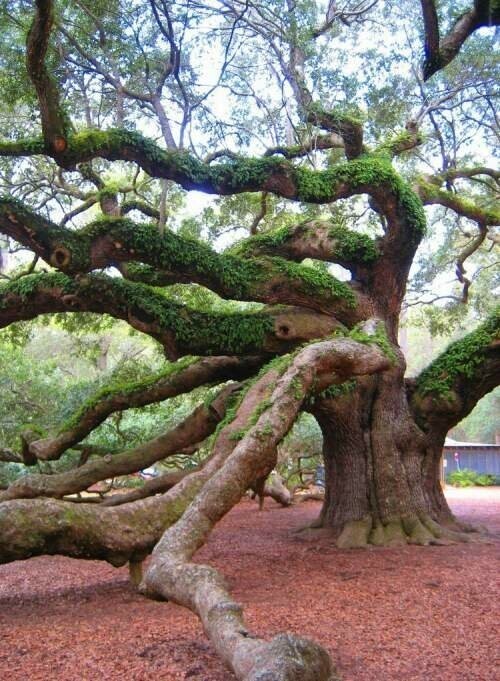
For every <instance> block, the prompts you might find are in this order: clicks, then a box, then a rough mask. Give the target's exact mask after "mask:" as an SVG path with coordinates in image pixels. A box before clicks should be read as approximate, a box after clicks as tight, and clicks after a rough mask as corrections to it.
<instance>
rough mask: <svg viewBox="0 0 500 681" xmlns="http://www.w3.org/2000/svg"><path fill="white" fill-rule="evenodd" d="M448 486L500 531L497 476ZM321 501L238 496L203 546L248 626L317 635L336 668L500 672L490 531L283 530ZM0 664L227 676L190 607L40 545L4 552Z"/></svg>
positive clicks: (487, 676)
mask: <svg viewBox="0 0 500 681" xmlns="http://www.w3.org/2000/svg"><path fill="white" fill-rule="evenodd" d="M448 498H449V501H450V503H451V506H452V508H453V510H454V511H455V513H456V515H458V516H459V517H461V518H464V519H468V520H470V521H472V522H474V523H476V524H477V523H482V524H483V525H486V526H487V527H488V528H489V530H490V531H492V532H495V533H496V534H497V536H498V535H499V534H500V488H498V487H497V488H476V489H472V490H454V489H451V490H449V492H448ZM319 507H320V504H319V503H318V502H307V503H304V504H301V505H298V506H296V507H294V508H290V509H281V508H279V507H277V506H276V505H274V504H273V502H271V501H269V500H267V501H266V508H265V510H264V512H262V513H259V512H258V511H257V510H256V506H255V504H254V503H253V502H250V501H243V502H241V503H240V504H239V506H238V507H237V508H235V509H234V510H233V511H232V512H231V513H230V514H229V515H228V516H227V517H226V518H225V519H224V520H223V521H222V522H221V523H220V525H219V526H218V528H217V530H216V531H215V532H214V535H213V537H212V540H211V541H210V544H209V545H208V546H206V547H205V548H204V549H203V550H202V551H201V552H200V553H199V554H198V555H199V557H200V559H201V560H207V561H210V562H211V563H212V564H215V565H217V566H218V567H220V568H222V569H223V571H224V574H225V575H226V576H227V577H228V579H229V583H230V585H231V587H232V590H233V593H234V594H235V596H236V598H237V599H238V600H240V601H241V602H242V603H243V604H244V605H245V606H246V615H247V620H248V623H249V625H250V627H251V628H253V629H254V630H256V631H257V632H258V633H259V634H262V635H265V636H267V637H268V636H271V635H273V634H274V633H276V632H278V631H281V630H284V629H286V630H289V631H293V632H296V633H300V634H304V635H307V636H310V637H312V638H314V639H316V640H317V641H319V642H320V643H322V644H323V645H324V646H326V647H327V648H328V649H329V650H330V652H331V654H332V657H333V658H334V659H335V660H336V662H337V665H338V668H339V670H340V672H341V674H342V677H343V679H344V681H354V680H356V681H375V680H376V681H378V680H379V679H384V681H392V680H394V681H396V680H397V681H417V680H418V681H430V680H433V681H434V680H439V681H458V680H460V681H472V680H477V681H489V680H491V681H494V680H495V681H496V680H497V679H498V678H499V677H498V675H497V674H498V669H499V667H498V663H500V659H499V657H498V638H497V635H496V632H495V626H496V623H498V621H499V614H500V613H499V610H500V607H499V598H498V596H499V591H500V589H499V582H498V574H499V572H498V567H499V565H498V559H499V557H500V552H499V544H498V541H497V542H494V541H492V543H489V544H481V545H477V544H475V545H458V546H448V547H429V548H421V547H414V546H409V547H405V548H403V549H399V550H396V549H372V550H351V551H348V552H345V551H344V552H341V551H339V550H337V549H336V548H334V547H332V546H331V541H329V540H327V539H321V540H320V541H319V542H316V543H314V544H313V543H311V542H308V541H305V540H304V539H299V538H298V537H297V536H296V535H293V534H291V530H293V529H295V528H297V527H300V526H302V525H305V524H306V523H307V522H308V521H310V520H312V519H313V518H314V517H315V516H316V515H317V513H318V511H319ZM495 653H497V658H496V660H495ZM495 662H496V663H497V664H496V671H495ZM0 678H2V679H3V678H5V679H9V681H21V680H22V681H38V680H42V679H43V680H44V681H48V680H56V679H57V681H77V680H78V681H84V680H87V679H88V680H90V679H92V681H95V679H106V680H108V681H118V679H120V680H121V681H123V680H127V681H128V680H137V681H139V680H140V681H142V680H143V679H144V680H149V679H162V680H163V681H176V680H181V679H182V680H184V679H190V680H191V681H232V680H233V679H234V676H233V675H232V674H230V673H229V672H228V671H226V670H225V669H224V667H223V666H222V665H221V663H219V661H218V659H217V657H216V656H215V654H214V653H213V652H212V649H211V647H210V644H209V643H208V642H207V640H206V639H205V637H204V635H203V632H202V630H201V627H200V625H199V624H198V620H197V619H196V618H195V617H194V616H193V615H191V614H190V613H189V612H187V611H186V610H184V609H182V608H180V607H179V606H176V605H174V604H171V603H155V602H152V601H147V600H145V599H143V598H141V597H140V596H138V595H137V594H136V593H135V592H134V591H133V590H132V588H131V587H130V586H129V584H128V578H127V573H126V570H125V569H120V570H116V569H114V568H111V567H108V566H107V565H106V564H104V563H99V562H83V561H75V560H72V559H69V558H61V557H42V558H34V559H32V560H29V561H23V562H17V563H12V564H10V565H4V566H0Z"/></svg>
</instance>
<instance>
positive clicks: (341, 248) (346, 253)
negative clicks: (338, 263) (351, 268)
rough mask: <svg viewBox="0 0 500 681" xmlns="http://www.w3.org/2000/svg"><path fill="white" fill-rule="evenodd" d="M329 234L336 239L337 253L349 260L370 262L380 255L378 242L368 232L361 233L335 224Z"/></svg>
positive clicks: (343, 258)
mask: <svg viewBox="0 0 500 681" xmlns="http://www.w3.org/2000/svg"><path fill="white" fill-rule="evenodd" d="M328 235H329V236H330V237H331V238H332V239H335V241H336V247H335V253H336V255H337V256H338V257H339V258H341V259H342V260H345V261H347V262H364V263H366V264H369V263H371V262H374V261H375V260H376V259H377V258H378V256H379V255H380V254H379V250H378V248H377V245H376V243H375V242H374V241H373V239H371V238H370V237H369V236H368V235H367V234H359V233H358V232H353V231H352V230H350V229H347V228H345V227H342V226H339V225H334V226H332V228H331V229H330V230H329V232H328Z"/></svg>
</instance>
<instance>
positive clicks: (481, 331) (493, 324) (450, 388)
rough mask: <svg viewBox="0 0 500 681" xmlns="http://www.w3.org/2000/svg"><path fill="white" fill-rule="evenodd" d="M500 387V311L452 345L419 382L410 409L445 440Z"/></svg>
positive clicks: (417, 418) (427, 429) (429, 429)
mask: <svg viewBox="0 0 500 681" xmlns="http://www.w3.org/2000/svg"><path fill="white" fill-rule="evenodd" d="M499 383H500V310H497V311H496V312H495V313H494V314H493V315H492V316H491V317H490V318H489V319H488V320H487V321H486V322H485V323H484V324H482V325H481V326H479V327H478V328H477V329H476V330H475V331H473V332H472V333H469V334H468V335H467V336H464V338H461V339H460V340H458V341H455V342H454V343H452V344H451V345H450V346H449V347H448V348H447V349H446V350H445V351H444V352H443V353H442V354H441V355H440V356H439V357H438V358H437V359H435V360H434V361H433V362H432V363H431V364H430V365H429V366H428V367H427V368H426V369H425V370H424V371H423V372H422V373H421V374H420V376H419V377H418V378H417V380H416V383H415V386H414V387H413V389H412V394H411V399H410V405H411V408H412V411H413V414H414V416H415V418H416V420H417V423H418V424H419V425H420V427H421V428H423V429H424V430H426V431H430V432H437V433H439V434H440V435H442V436H443V437H444V436H445V435H446V433H447V432H448V430H449V429H450V428H452V427H453V426H454V425H456V424H457V423H458V422H459V421H461V420H462V419H463V418H465V417H466V416H467V414H469V413H470V412H471V411H472V409H473V408H474V407H475V405H476V404H477V402H478V401H479V400H480V399H481V397H483V396H484V395H486V393H488V392H490V391H491V390H493V389H494V388H495V387H496V386H497V385H498V384H499Z"/></svg>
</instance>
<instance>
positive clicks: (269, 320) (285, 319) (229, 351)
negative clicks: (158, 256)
mask: <svg viewBox="0 0 500 681" xmlns="http://www.w3.org/2000/svg"><path fill="white" fill-rule="evenodd" d="M80 311H86V312H98V313H107V314H109V315H111V316H113V317H115V318H116V319H123V320H125V321H127V322H128V323H129V324H130V325H131V326H132V327H133V328H135V329H137V330H139V331H142V332H143V333H146V334H148V335H150V336H152V337H153V338H156V339H157V340H158V341H159V342H160V343H161V344H162V345H163V347H164V348H165V351H166V352H167V354H168V356H169V358H171V359H177V358H178V357H179V356H181V355H255V354H260V353H262V352H265V353H272V354H275V353H279V352H286V351H287V350H289V349H290V348H293V347H294V346H296V345H297V344H299V343H301V342H304V341H305V340H311V339H312V338H322V337H324V336H326V335H328V334H330V333H331V332H332V331H333V330H334V329H335V328H338V322H337V321H335V320H334V319H333V318H332V317H331V316H329V315H323V314H320V313H317V312H312V311H308V310H304V309H302V308H293V307H290V308H286V307H280V308H272V307H271V308H265V309H264V310H262V311H261V312H253V313H251V312H249V313H243V312H242V313H233V314H218V313H212V314H210V313H205V312H198V311H196V310H193V309H190V308H188V307H187V306H185V305H180V304H179V303H174V302H172V301H171V300H169V299H168V298H166V297H165V296H164V295H162V294H160V293H158V292H156V291H154V290H153V289H151V288H149V287H148V286H144V285H141V284H134V283H131V282H127V281H125V280H123V279H119V278H117V277H108V276H105V275H86V276H83V277H78V278H76V279H72V278H70V277H68V276H66V275H64V274H61V273H56V274H45V273H43V274H35V275H28V276H26V277H23V278H22V279H20V280H19V281H14V282H9V283H8V284H2V285H0V328H1V327H5V326H8V325H9V324H11V323H12V322H14V321H21V320H26V319H33V318H35V317H37V316H38V315H40V314H44V313H50V312H80Z"/></svg>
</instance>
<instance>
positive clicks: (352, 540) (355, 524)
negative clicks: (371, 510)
mask: <svg viewBox="0 0 500 681" xmlns="http://www.w3.org/2000/svg"><path fill="white" fill-rule="evenodd" d="M371 527H372V520H371V518H363V519H362V520H353V521H352V522H350V523H346V524H345V525H344V529H343V530H342V532H341V533H340V536H339V537H338V539H337V542H336V544H337V546H338V548H339V549H354V548H359V547H362V546H366V545H367V544H368V537H369V534H370V530H371Z"/></svg>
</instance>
